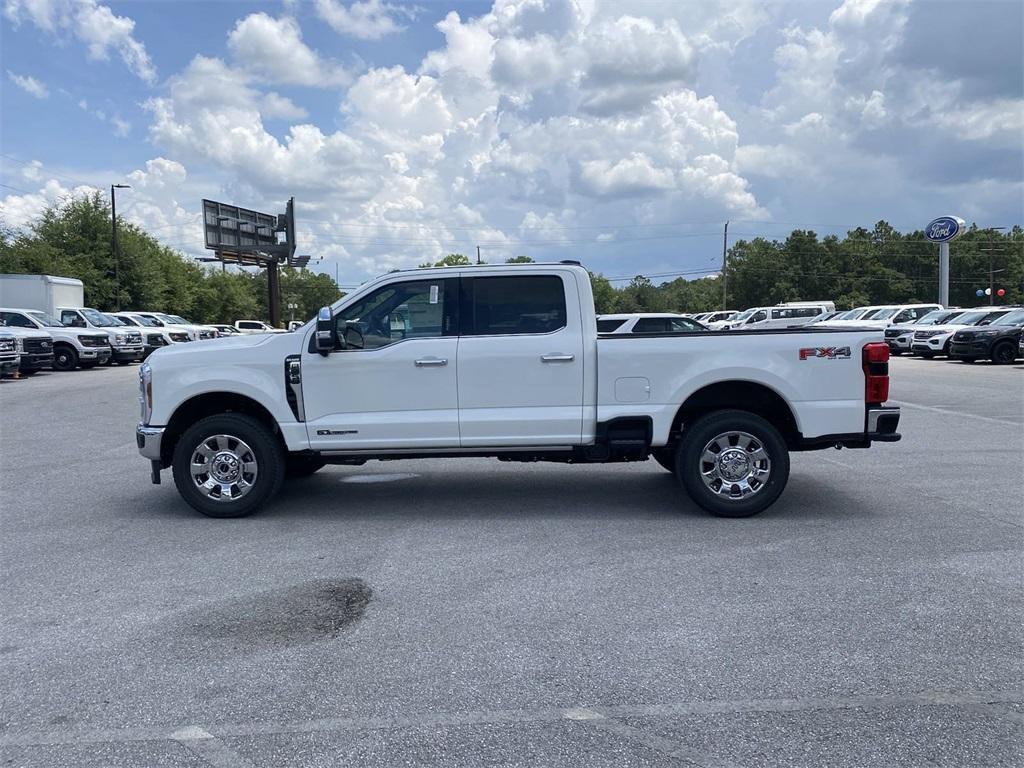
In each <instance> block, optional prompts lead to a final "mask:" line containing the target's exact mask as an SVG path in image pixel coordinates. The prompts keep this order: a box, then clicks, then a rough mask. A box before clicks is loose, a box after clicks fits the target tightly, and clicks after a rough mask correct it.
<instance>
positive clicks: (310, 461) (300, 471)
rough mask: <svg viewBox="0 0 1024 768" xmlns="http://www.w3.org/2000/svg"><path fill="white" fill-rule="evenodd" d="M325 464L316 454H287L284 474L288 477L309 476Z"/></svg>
mask: <svg viewBox="0 0 1024 768" xmlns="http://www.w3.org/2000/svg"><path fill="white" fill-rule="evenodd" d="M326 466H327V462H326V461H324V460H323V459H321V458H319V457H317V456H289V457H288V458H287V460H286V462H285V475H286V476H287V477H289V478H298V477H309V476H310V475H312V474H314V473H316V472H319V471H320V470H321V469H323V468H324V467H326Z"/></svg>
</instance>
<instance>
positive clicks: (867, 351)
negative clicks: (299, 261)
mask: <svg viewBox="0 0 1024 768" xmlns="http://www.w3.org/2000/svg"><path fill="white" fill-rule="evenodd" d="M396 318H398V319H401V320H403V322H401V323H396V322H395V320H396ZM456 353H457V354H456ZM888 359H889V349H888V347H886V345H885V343H884V342H883V341H882V334H881V332H880V331H877V330H862V329H850V330H834V331H833V330H817V331H808V332H803V333H801V332H791V331H790V332H783V333H772V332H770V331H769V332H766V333H763V334H759V335H758V336H757V337H756V338H751V337H749V336H747V335H746V334H743V333H735V334H713V333H686V334H677V335H653V336H647V335H644V334H615V333H611V334H597V333H596V318H595V315H594V300H593V294H592V292H591V287H590V276H589V274H588V273H587V270H586V269H584V268H583V267H582V266H579V265H578V264H566V263H561V264H549V265H545V264H529V265H525V266H518V267H508V266H505V265H494V266H474V267H473V268H472V269H462V268H458V267H455V268H437V269H427V270H410V271H403V272H394V273H389V274H387V275H384V276H382V277H380V278H378V279H376V280H373V281H370V282H368V283H366V284H364V285H362V286H361V287H360V288H359V289H357V290H355V291H353V292H352V293H351V294H349V295H347V296H345V297H344V298H342V299H341V300H340V301H339V302H337V303H336V304H334V305H333V306H330V307H324V308H322V309H321V310H320V312H319V313H318V316H317V320H316V322H315V323H310V324H309V325H307V326H306V327H305V328H304V330H303V331H301V332H299V333H282V334H278V335H275V336H273V337H267V338H263V337H253V338H246V337H243V338H236V339H230V340H225V341H224V342H223V343H221V344H180V345H176V346H174V347H170V348H168V349H165V350H163V351H162V352H161V353H160V354H158V355H154V356H153V357H152V359H151V360H150V361H149V362H147V363H145V364H144V365H143V366H142V368H141V369H140V373H139V376H140V379H139V385H140V391H141V398H140V399H141V404H142V421H141V423H140V424H139V425H138V427H137V429H136V441H137V443H138V446H139V451H140V453H141V454H142V456H143V457H145V458H146V459H148V460H149V461H150V462H151V464H150V468H151V477H152V479H153V482H155V483H158V482H160V475H161V471H162V470H163V469H165V468H168V467H170V468H171V469H172V473H173V476H174V482H175V485H176V486H177V489H178V491H179V493H180V494H181V495H182V497H183V498H184V500H185V501H186V502H187V503H188V504H190V505H191V506H193V507H194V508H195V509H196V510H198V511H199V512H201V513H203V514H206V515H209V516H211V517H240V516H244V515H248V514H251V513H253V512H255V511H256V510H257V509H259V508H260V507H261V506H263V505H264V504H265V503H266V502H267V501H268V500H269V499H270V498H271V497H272V496H273V495H274V493H275V492H276V491H277V490H278V489H279V488H280V486H281V484H282V482H283V480H284V478H285V475H286V474H290V475H293V476H294V475H303V474H305V475H308V474H312V473H313V472H316V471H317V470H318V469H320V468H321V467H323V466H324V465H326V464H328V463H336V464H362V463H365V462H366V461H368V460H370V459H384V460H387V459H394V458H409V459H412V458H420V457H427V456H430V457H438V456H448V457H466V456H474V457H479V456H491V457H497V458H499V459H503V460H507V461H531V462H532V461H552V462H561V463H577V462H599V463H609V462H622V461H642V460H645V459H647V458H648V457H653V458H654V459H655V460H656V461H657V462H658V463H659V464H660V465H661V466H663V467H665V468H666V469H668V470H669V471H670V472H672V473H673V474H675V475H676V477H677V479H678V481H679V483H680V484H681V485H682V487H683V488H684V489H685V490H686V492H687V493H688V494H689V495H690V497H691V498H692V499H693V500H694V502H695V503H696V504H698V505H699V506H701V507H703V508H704V509H706V510H708V511H710V512H712V513H714V514H717V515H722V516H726V517H744V516H748V515H752V514H756V513H757V512H759V511H761V510H763V509H765V508H767V507H768V506H770V505H771V504H772V503H774V501H775V500H776V499H777V498H778V496H779V494H781V493H782V491H783V489H784V487H785V485H786V482H787V479H788V477H789V452H790V451H801V450H818V449H825V448H832V447H835V446H847V447H856V448H866V447H868V446H870V445H871V444H872V442H874V441H884V442H894V441H896V440H899V435H898V434H897V432H896V430H897V427H898V424H899V418H900V411H899V408H898V407H892V406H886V405H884V403H885V401H886V400H887V399H888V391H889V378H888ZM339 382H343V383H344V386H339ZM830 474H831V475H832V476H833V477H835V473H830Z"/></svg>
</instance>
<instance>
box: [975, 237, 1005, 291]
mask: <svg viewBox="0 0 1024 768" xmlns="http://www.w3.org/2000/svg"><path fill="white" fill-rule="evenodd" d="M999 229H1006V227H989V228H988V230H989V232H995V231H996V230H999ZM980 250H981V252H982V253H988V303H989V306H992V305H994V304H995V303H996V285H995V276H996V272H1003V271H1005V270H1002V269H996V254H997V253H1002V252H1003V251H1004V250H1006V249H1005V248H1002V247H1001V246H996V241H995V237H994V236H993V235H989V240H988V248H982V249H980Z"/></svg>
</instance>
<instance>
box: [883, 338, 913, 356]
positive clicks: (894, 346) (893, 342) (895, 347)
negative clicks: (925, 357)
mask: <svg viewBox="0 0 1024 768" xmlns="http://www.w3.org/2000/svg"><path fill="white" fill-rule="evenodd" d="M912 339H913V336H911V335H910V334H907V335H906V336H895V337H891V338H888V339H886V340H885V343H886V344H888V345H889V349H890V350H891V351H893V352H909V351H910V342H911V341H912Z"/></svg>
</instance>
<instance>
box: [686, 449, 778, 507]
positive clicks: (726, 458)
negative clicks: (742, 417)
mask: <svg viewBox="0 0 1024 768" xmlns="http://www.w3.org/2000/svg"><path fill="white" fill-rule="evenodd" d="M771 473H772V462H771V458H770V457H769V456H768V452H767V451H766V450H765V447H764V443H762V442H761V441H760V440H758V439H757V438H756V437H754V436H753V435H751V434H749V433H747V432H723V433H722V434H720V435H717V436H716V437H713V438H711V440H709V441H708V444H707V445H705V446H704V450H703V451H701V454H700V477H701V480H703V481H704V485H706V486H707V487H708V488H709V489H710V490H711V491H712V492H713V493H715V494H717V495H718V496H719V497H721V498H723V499H728V500H730V501H740V500H741V499H747V498H750V497H751V496H753V495H754V494H756V493H758V492H759V491H761V490H762V489H763V488H764V487H765V485H766V484H767V482H768V478H769V477H771Z"/></svg>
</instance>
